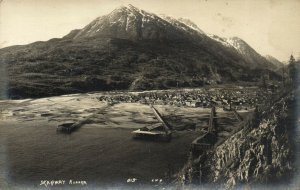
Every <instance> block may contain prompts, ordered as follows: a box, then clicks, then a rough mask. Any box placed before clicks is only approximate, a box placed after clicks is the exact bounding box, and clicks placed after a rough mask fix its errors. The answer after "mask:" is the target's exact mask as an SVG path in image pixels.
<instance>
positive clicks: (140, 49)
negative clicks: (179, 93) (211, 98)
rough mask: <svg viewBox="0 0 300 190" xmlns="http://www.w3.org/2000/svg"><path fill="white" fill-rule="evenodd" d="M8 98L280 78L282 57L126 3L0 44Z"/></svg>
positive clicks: (189, 23) (0, 56) (235, 38)
mask: <svg viewBox="0 0 300 190" xmlns="http://www.w3.org/2000/svg"><path fill="white" fill-rule="evenodd" d="M0 60H1V64H2V65H6V68H7V73H8V77H7V78H8V93H9V96H10V97H11V98H24V97H41V96H52V95H59V94H68V93H78V92H88V91H96V90H128V89H129V90H145V89H165V88H175V87H176V88H177V87H178V88H180V87H199V86H202V85H209V84H215V83H229V82H230V83H231V82H239V81H247V82H257V81H259V80H260V78H261V76H262V75H264V74H269V75H270V76H271V79H277V78H280V76H279V74H278V73H277V72H276V70H277V68H278V67H280V64H279V63H277V62H275V61H274V59H269V58H268V59H266V58H264V57H262V56H261V55H259V54H258V53H257V52H256V51H255V50H254V49H253V48H251V47H250V46H249V45H248V44H247V43H246V42H245V41H243V40H242V39H239V38H237V37H234V38H229V39H225V38H221V37H218V36H215V35H208V34H205V33H204V32H203V31H202V30H201V29H200V28H199V27H198V26H197V25H196V24H194V23H193V22H192V21H190V20H188V19H182V18H180V19H175V18H172V17H169V16H158V15H156V14H153V13H149V12H146V11H144V10H141V9H138V8H136V7H134V6H132V5H129V6H121V7H119V8H117V9H115V10H113V11H112V12H111V13H109V14H107V15H104V16H101V17H98V18H96V19H95V20H94V21H92V22H91V23H90V24H88V25H87V26H85V27H84V28H83V29H78V30H73V31H71V32H70V33H69V34H67V35H66V36H64V37H63V38H55V39H51V40H49V41H46V42H35V43H32V44H28V45H22V46H11V47H7V48H3V49H0Z"/></svg>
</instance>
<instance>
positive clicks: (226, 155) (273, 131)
mask: <svg viewBox="0 0 300 190" xmlns="http://www.w3.org/2000/svg"><path fill="white" fill-rule="evenodd" d="M293 99H294V98H293V95H291V94H289V95H288V96H285V97H284V98H281V99H280V100H279V101H277V102H276V103H273V104H272V106H270V107H267V106H265V107H264V110H262V109H258V110H259V111H257V112H255V114H254V116H253V118H249V120H248V122H246V123H245V126H244V128H243V129H242V130H240V131H239V132H237V133H235V134H233V135H232V136H231V137H230V138H228V139H227V140H225V141H224V142H223V143H221V144H219V145H216V146H215V148H213V149H211V150H209V151H207V152H205V153H203V154H202V155H200V156H199V157H197V158H191V160H189V162H188V166H187V169H186V170H185V171H184V172H183V173H182V175H184V177H185V178H187V179H188V180H186V183H189V181H191V183H192V184H199V183H202V184H203V183H212V184H215V185H220V186H221V187H222V188H224V187H225V188H232V187H235V186H238V185H243V184H268V183H276V182H282V181H283V180H286V179H287V178H288V177H290V176H291V175H292V172H293V156H292V155H293V151H292V150H293V149H292V142H291V141H292V139H291V137H290V135H289V134H290V133H289V132H290V131H291V126H290V125H291V124H290V122H287V121H289V120H290V114H289V113H290V112H291V108H290V105H293V102H292V101H291V100H293ZM200 175H201V176H200ZM189 176H192V177H189ZM199 179H201V180H202V181H199Z"/></svg>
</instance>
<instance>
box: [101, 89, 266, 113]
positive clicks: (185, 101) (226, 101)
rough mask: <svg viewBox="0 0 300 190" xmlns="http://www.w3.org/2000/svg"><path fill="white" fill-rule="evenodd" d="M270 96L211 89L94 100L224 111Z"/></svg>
mask: <svg viewBox="0 0 300 190" xmlns="http://www.w3.org/2000/svg"><path fill="white" fill-rule="evenodd" d="M270 94H272V92H271V91H266V90H262V89H259V88H243V87H239V88H231V89H229V88H211V89H204V88H203V89H193V90H190V89H189V90H160V91H144V92H123V93H114V94H111V93H110V94H103V95H101V96H99V97H98V98H97V99H98V100H99V101H106V102H109V103H119V102H127V103H130V102H131V103H142V104H153V105H173V106H179V107H180V106H186V107H203V108H208V107H211V106H217V107H223V108H224V109H231V108H234V109H237V110H238V109H247V108H251V107H255V105H257V104H259V103H260V102H263V101H264V100H266V99H267V97H268V96H269V95H270Z"/></svg>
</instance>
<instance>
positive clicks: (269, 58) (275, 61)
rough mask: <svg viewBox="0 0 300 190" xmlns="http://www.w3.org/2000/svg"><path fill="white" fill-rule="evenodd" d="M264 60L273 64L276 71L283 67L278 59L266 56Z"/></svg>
mask: <svg viewBox="0 0 300 190" xmlns="http://www.w3.org/2000/svg"><path fill="white" fill-rule="evenodd" d="M265 58H266V59H267V60H268V61H269V62H271V63H273V65H275V66H276V67H277V68H278V69H280V68H282V67H284V64H283V63H282V62H280V61H279V60H278V59H276V58H275V57H273V56H271V55H266V56H265Z"/></svg>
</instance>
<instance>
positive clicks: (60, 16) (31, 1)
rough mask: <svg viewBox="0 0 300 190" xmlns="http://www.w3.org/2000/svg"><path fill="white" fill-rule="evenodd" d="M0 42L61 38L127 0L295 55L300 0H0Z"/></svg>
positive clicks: (299, 52) (264, 50)
mask: <svg viewBox="0 0 300 190" xmlns="http://www.w3.org/2000/svg"><path fill="white" fill-rule="evenodd" d="M0 2H1V3H0V48H3V47H7V46H11V45H22V44H28V43H31V42H35V41H46V40H49V39H51V38H60V37H63V36H64V35H66V34H68V33H69V32H70V31H71V30H73V29H79V28H83V27H84V26H85V25H87V24H89V23H90V22H91V21H92V20H94V19H95V18H96V17H99V16H101V15H104V14H108V13H110V12H111V11H112V10H114V9H115V8H117V7H118V6H121V5H127V4H132V5H134V6H136V7H138V8H140V9H143V10H146V11H148V12H152V13H156V14H165V15H170V16H173V17H175V18H179V17H184V18H188V19H190V20H192V21H193V22H194V23H196V24H197V25H198V27H199V28H200V29H201V30H203V31H204V32H206V33H210V34H215V35H218V36H220V37H232V36H237V37H240V38H242V39H243V40H245V41H246V42H247V43H248V44H249V45H250V46H252V47H253V48H254V49H255V50H257V52H258V53H260V54H261V55H267V54H268V55H272V56H274V57H275V58H277V59H279V60H280V61H287V60H288V59H289V56H290V55H291V54H294V55H295V57H300V11H299V10H300V0H185V1H183V0H0Z"/></svg>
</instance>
